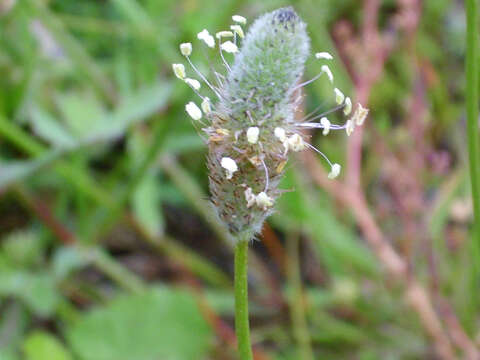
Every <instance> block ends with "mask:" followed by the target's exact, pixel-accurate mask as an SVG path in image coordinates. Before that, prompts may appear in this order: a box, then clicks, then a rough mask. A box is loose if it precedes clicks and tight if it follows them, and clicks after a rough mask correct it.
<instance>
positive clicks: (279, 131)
mask: <svg viewBox="0 0 480 360" xmlns="http://www.w3.org/2000/svg"><path fill="white" fill-rule="evenodd" d="M273 133H274V135H275V137H276V138H277V139H278V140H280V141H281V142H284V141H285V140H287V136H286V135H285V129H284V128H281V127H276V128H275V130H274V131H273Z"/></svg>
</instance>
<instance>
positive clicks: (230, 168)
mask: <svg viewBox="0 0 480 360" xmlns="http://www.w3.org/2000/svg"><path fill="white" fill-rule="evenodd" d="M220 165H221V166H222V167H223V168H224V169H225V170H226V177H227V179H228V180H229V179H231V178H232V177H233V173H234V172H236V171H238V166H237V163H236V162H235V160H233V159H232V158H229V157H223V158H222V160H221V162H220Z"/></svg>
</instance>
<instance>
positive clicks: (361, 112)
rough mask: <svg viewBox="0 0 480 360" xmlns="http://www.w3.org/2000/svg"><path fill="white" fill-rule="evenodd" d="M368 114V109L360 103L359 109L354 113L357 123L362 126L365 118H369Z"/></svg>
mask: <svg viewBox="0 0 480 360" xmlns="http://www.w3.org/2000/svg"><path fill="white" fill-rule="evenodd" d="M367 115H368V109H366V108H364V107H363V106H362V104H360V103H358V105H357V109H356V110H355V113H354V114H353V119H354V120H355V123H356V124H357V125H358V126H361V125H362V124H363V123H364V121H365V119H366V118H367Z"/></svg>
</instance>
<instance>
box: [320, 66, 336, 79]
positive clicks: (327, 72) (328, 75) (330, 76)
mask: <svg viewBox="0 0 480 360" xmlns="http://www.w3.org/2000/svg"><path fill="white" fill-rule="evenodd" d="M321 69H322V72H324V73H325V74H327V77H328V80H329V81H330V82H331V83H332V84H333V74H332V71H331V70H330V68H329V67H328V65H322V67H321Z"/></svg>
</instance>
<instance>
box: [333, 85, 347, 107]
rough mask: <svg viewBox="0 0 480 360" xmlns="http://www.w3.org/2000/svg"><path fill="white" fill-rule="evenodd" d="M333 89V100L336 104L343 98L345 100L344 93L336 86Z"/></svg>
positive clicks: (340, 102) (341, 101)
mask: <svg viewBox="0 0 480 360" xmlns="http://www.w3.org/2000/svg"><path fill="white" fill-rule="evenodd" d="M333 91H334V92H335V102H336V103H337V105H340V104H342V103H343V100H345V95H343V93H342V92H341V91H340V90H339V89H337V88H335V89H333Z"/></svg>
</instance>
